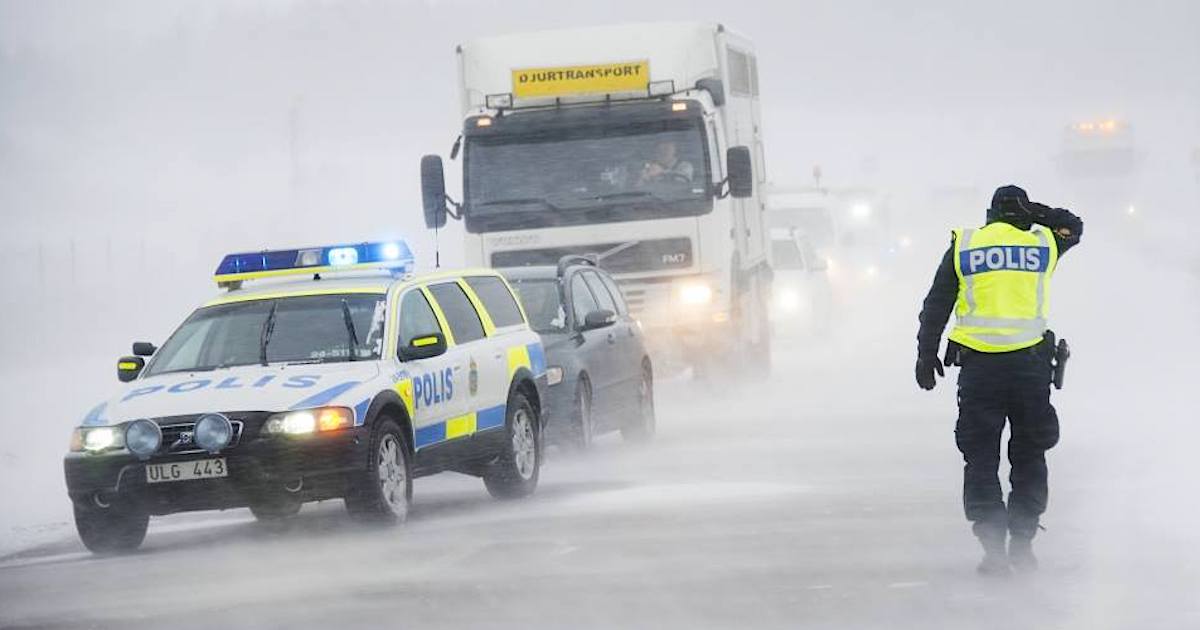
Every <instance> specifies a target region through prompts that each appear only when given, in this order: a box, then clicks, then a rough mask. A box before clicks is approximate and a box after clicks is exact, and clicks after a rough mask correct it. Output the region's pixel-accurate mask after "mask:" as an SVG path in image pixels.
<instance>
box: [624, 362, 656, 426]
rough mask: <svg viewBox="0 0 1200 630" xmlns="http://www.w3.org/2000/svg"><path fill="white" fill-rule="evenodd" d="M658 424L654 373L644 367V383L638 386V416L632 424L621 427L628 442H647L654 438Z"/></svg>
mask: <svg viewBox="0 0 1200 630" xmlns="http://www.w3.org/2000/svg"><path fill="white" fill-rule="evenodd" d="M657 426H658V423H657V421H656V419H655V415H654V372H653V371H652V370H651V369H650V366H649V365H643V366H642V382H641V384H640V385H639V386H638V415H637V416H636V417H635V418H633V419H632V423H630V424H627V425H625V426H623V427H621V437H622V438H624V439H625V441H626V442H646V441H648V440H650V439H651V438H653V437H654V432H655V430H656V429H657Z"/></svg>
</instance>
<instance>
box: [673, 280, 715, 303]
mask: <svg viewBox="0 0 1200 630" xmlns="http://www.w3.org/2000/svg"><path fill="white" fill-rule="evenodd" d="M712 299H713V290H712V287H711V286H709V284H708V283H706V282H689V283H687V284H684V285H681V286H680V287H679V301H680V302H681V303H682V304H684V305H687V306H700V305H703V304H708V303H709V302H712Z"/></svg>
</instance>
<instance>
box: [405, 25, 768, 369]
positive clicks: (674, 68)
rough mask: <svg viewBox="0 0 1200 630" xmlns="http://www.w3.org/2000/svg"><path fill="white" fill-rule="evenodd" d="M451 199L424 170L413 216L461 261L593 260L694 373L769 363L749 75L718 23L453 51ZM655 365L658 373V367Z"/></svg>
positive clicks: (553, 34)
mask: <svg viewBox="0 0 1200 630" xmlns="http://www.w3.org/2000/svg"><path fill="white" fill-rule="evenodd" d="M458 65H459V73H460V77H459V79H460V86H459V87H460V90H461V106H462V112H463V116H464V122H463V127H462V135H461V136H460V138H459V140H458V141H456V142H455V145H454V147H453V148H452V150H451V152H450V157H451V159H454V158H455V157H456V156H457V154H458V152H459V149H460V148H461V149H462V154H463V163H462V201H461V202H457V201H453V200H451V199H448V198H447V197H446V194H445V192H446V189H445V180H444V174H443V163H442V160H441V158H440V157H438V156H436V155H429V156H425V158H423V160H422V163H421V181H422V190H423V196H424V210H425V220H426V223H427V225H429V227H431V228H440V227H442V226H443V225H444V224H445V222H446V217H447V216H448V215H449V216H453V217H454V218H456V219H462V220H463V222H464V224H465V227H466V243H465V250H466V256H467V259H468V261H469V262H471V263H474V264H481V265H486V266H492V267H515V266H523V265H555V264H557V262H558V260H559V259H560V258H561V257H562V256H564V255H567V254H576V255H595V256H596V257H597V258H598V259H599V260H600V261H601V264H603V266H604V267H605V268H606V269H608V270H609V271H610V272H611V273H612V274H613V275H614V276H615V277H616V278H617V280H618V282H619V283H620V286H621V288H622V291H623V293H624V295H625V297H626V299H627V300H628V303H629V308H630V310H631V312H632V314H633V315H634V317H636V318H637V319H638V320H639V321H640V322H641V323H642V325H643V326H644V327H645V329H646V333H647V338H648V339H652V340H654V342H655V348H654V349H653V352H654V353H655V356H656V357H658V358H661V359H663V360H666V361H669V362H671V363H679V362H681V363H679V364H690V365H692V366H694V367H696V368H697V369H698V370H700V371H702V372H708V373H712V372H711V371H712V370H713V369H714V368H717V367H718V366H721V367H720V369H721V371H722V372H726V371H728V367H727V366H728V364H729V362H730V361H731V359H735V358H737V357H746V358H748V359H750V362H749V364H748V367H747V368H745V369H748V370H757V369H767V368H769V364H770V360H769V356H770V341H769V326H768V325H767V315H766V309H767V296H768V295H769V294H770V279H771V273H770V267H769V263H768V261H767V251H766V233H765V228H764V225H763V216H762V215H763V207H764V206H763V200H762V197H761V196H760V192H759V191H760V188H761V186H760V184H761V183H762V182H764V181H765V170H764V165H763V139H762V124H761V116H760V112H759V83H758V65H757V60H756V57H755V53H754V47H753V45H752V44H751V42H750V40H748V39H746V38H744V37H741V36H739V35H737V34H734V33H732V32H730V31H729V30H727V29H726V28H725V27H724V26H721V25H719V24H701V23H660V24H634V25H623V26H604V27H595V28H581V29H570V30H559V31H545V32H538V33H528V34H520V35H508V36H500V37H490V38H485V39H479V40H475V41H471V42H468V43H465V44H463V45H461V46H459V47H458ZM662 362H663V361H660V364H661V363H662Z"/></svg>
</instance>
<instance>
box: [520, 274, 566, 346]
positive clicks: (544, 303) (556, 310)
mask: <svg viewBox="0 0 1200 630" xmlns="http://www.w3.org/2000/svg"><path fill="white" fill-rule="evenodd" d="M509 284H511V285H512V287H513V288H514V289H516V290H517V295H518V296H520V298H521V305H522V306H524V307H525V314H526V315H527V316H528V317H529V326H530V328H533V330H534V331H535V332H538V333H543V334H545V333H560V332H566V330H567V311H566V309H564V308H563V304H562V299H561V293H560V292H559V290H558V282H556V281H554V280H515V281H514V280H509Z"/></svg>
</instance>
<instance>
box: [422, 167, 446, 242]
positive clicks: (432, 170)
mask: <svg viewBox="0 0 1200 630" xmlns="http://www.w3.org/2000/svg"><path fill="white" fill-rule="evenodd" d="M421 201H422V204H423V205H424V210H425V227H428V228H430V229H436V228H441V227H445V226H446V176H445V174H444V173H443V171H442V158H441V157H440V156H437V155H426V156H424V157H422V158H421Z"/></svg>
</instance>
